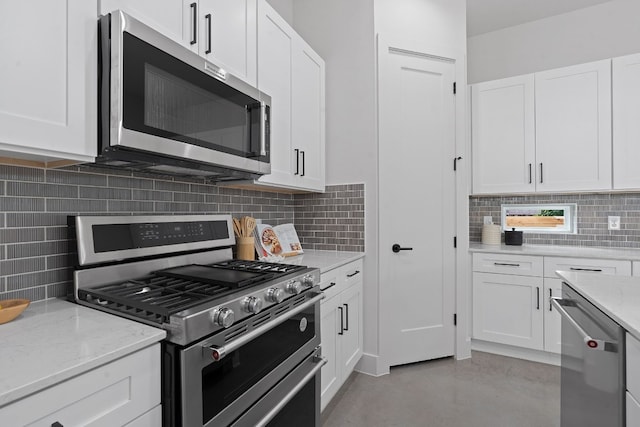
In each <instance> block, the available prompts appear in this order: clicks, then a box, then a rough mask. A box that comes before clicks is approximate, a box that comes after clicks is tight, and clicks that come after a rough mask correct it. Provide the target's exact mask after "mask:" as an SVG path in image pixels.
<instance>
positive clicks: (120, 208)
mask: <svg viewBox="0 0 640 427" xmlns="http://www.w3.org/2000/svg"><path fill="white" fill-rule="evenodd" d="M154 206H157V205H154V202H151V201H149V202H142V201H128V200H109V201H108V202H107V210H108V211H109V212H148V211H152V210H153V209H154Z"/></svg>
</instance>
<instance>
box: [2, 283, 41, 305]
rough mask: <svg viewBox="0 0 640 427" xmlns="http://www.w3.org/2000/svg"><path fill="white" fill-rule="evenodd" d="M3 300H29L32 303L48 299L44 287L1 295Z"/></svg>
mask: <svg viewBox="0 0 640 427" xmlns="http://www.w3.org/2000/svg"><path fill="white" fill-rule="evenodd" d="M0 298H2V299H14V298H16V299H28V300H30V301H31V302H35V301H40V300H44V299H46V288H45V287H43V286H39V287H35V288H29V289H22V290H19V291H12V292H5V293H3V294H2V295H0Z"/></svg>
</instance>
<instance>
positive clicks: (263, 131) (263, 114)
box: [260, 102, 269, 156]
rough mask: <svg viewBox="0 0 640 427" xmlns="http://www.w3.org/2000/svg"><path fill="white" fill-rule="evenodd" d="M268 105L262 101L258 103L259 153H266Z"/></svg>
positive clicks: (263, 154) (262, 154)
mask: <svg viewBox="0 0 640 427" xmlns="http://www.w3.org/2000/svg"><path fill="white" fill-rule="evenodd" d="M267 110H268V107H267V104H265V103H264V102H262V103H260V155H261V156H266V155H267V121H268V120H269V113H268V112H267Z"/></svg>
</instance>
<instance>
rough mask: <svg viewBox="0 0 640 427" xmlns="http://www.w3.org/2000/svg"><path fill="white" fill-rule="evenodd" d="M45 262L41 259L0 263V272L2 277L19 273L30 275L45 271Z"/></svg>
mask: <svg viewBox="0 0 640 427" xmlns="http://www.w3.org/2000/svg"><path fill="white" fill-rule="evenodd" d="M45 263H46V260H45V258H43V257H39V258H28V259H16V260H6V261H0V271H1V272H2V275H3V276H7V275H11V274H20V273H30V272H34V271H41V270H44V269H45Z"/></svg>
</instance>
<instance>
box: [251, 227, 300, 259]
mask: <svg viewBox="0 0 640 427" xmlns="http://www.w3.org/2000/svg"><path fill="white" fill-rule="evenodd" d="M255 242H256V251H257V252H258V256H259V257H269V256H273V255H276V256H278V255H279V256H293V255H299V254H301V253H302V245H301V244H300V239H299V238H298V233H296V229H295V227H294V226H293V224H281V225H276V226H273V227H272V226H270V225H268V224H258V225H256V229H255Z"/></svg>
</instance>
